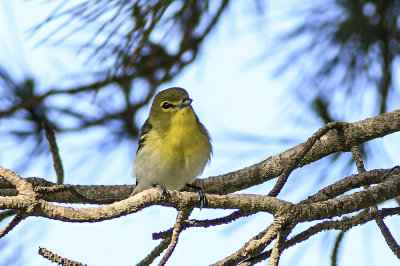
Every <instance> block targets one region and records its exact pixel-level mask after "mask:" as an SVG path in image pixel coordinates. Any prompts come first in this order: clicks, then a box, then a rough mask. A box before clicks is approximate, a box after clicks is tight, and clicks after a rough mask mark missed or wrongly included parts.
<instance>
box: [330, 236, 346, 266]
mask: <svg viewBox="0 0 400 266" xmlns="http://www.w3.org/2000/svg"><path fill="white" fill-rule="evenodd" d="M346 232H347V230H342V231H340V232H339V234H338V236H337V237H336V241H335V245H334V246H333V250H332V255H331V266H337V258H338V253H339V252H338V251H339V246H340V243H342V239H343V236H344V234H345V233H346Z"/></svg>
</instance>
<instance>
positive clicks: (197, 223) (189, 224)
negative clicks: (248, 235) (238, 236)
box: [153, 210, 254, 239]
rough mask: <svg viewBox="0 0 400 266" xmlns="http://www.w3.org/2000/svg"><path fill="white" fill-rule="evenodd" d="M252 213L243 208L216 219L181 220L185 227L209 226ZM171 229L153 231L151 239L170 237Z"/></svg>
mask: <svg viewBox="0 0 400 266" xmlns="http://www.w3.org/2000/svg"><path fill="white" fill-rule="evenodd" d="M252 214H254V212H250V211H244V210H238V211H235V212H233V213H231V214H229V215H227V216H225V217H221V218H216V219H212V220H189V221H183V222H182V227H183V228H185V229H186V228H187V227H204V228H207V227H210V226H214V225H220V224H227V223H230V222H233V221H235V220H236V219H238V218H241V217H246V216H249V215H252ZM172 230H173V228H170V229H168V230H167V231H164V232H160V233H154V234H153V239H160V238H167V237H171V236H172Z"/></svg>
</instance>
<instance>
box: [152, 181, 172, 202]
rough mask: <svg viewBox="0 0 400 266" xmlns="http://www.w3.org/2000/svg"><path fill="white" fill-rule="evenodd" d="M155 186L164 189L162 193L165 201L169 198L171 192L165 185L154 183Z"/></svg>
mask: <svg viewBox="0 0 400 266" xmlns="http://www.w3.org/2000/svg"><path fill="white" fill-rule="evenodd" d="M153 187H156V188H159V189H161V190H162V195H163V200H164V201H166V200H167V199H168V198H169V192H168V190H167V189H166V188H165V187H164V186H163V185H159V184H154V185H153Z"/></svg>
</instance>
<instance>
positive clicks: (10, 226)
mask: <svg viewBox="0 0 400 266" xmlns="http://www.w3.org/2000/svg"><path fill="white" fill-rule="evenodd" d="M24 218H25V217H24V216H23V215H20V214H19V213H17V214H16V215H15V216H14V218H13V219H12V220H11V222H9V223H8V224H7V226H6V227H4V228H3V230H1V231H0V238H2V237H3V236H5V235H6V234H7V233H8V232H10V231H11V230H12V229H13V228H14V227H16V226H17V225H18V224H19V222H21V221H22V220H23V219H24Z"/></svg>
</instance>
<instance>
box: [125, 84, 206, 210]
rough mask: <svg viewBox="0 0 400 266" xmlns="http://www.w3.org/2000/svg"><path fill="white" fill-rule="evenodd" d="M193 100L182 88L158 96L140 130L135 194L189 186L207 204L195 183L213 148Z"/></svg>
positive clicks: (171, 89) (136, 160) (135, 170)
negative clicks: (156, 187)
mask: <svg viewBox="0 0 400 266" xmlns="http://www.w3.org/2000/svg"><path fill="white" fill-rule="evenodd" d="M191 103H192V99H190V98H189V95H188V93H187V92H186V91H185V90H184V89H182V88H170V89H167V90H164V91H161V92H159V93H158V94H157V95H156V96H155V97H154V100H153V103H152V106H151V110H150V115H149V118H148V119H147V120H146V122H145V123H144V125H143V126H142V128H141V129H140V134H139V144H138V149H137V152H136V158H135V162H134V169H133V171H134V174H135V176H136V189H135V190H134V191H133V193H132V195H134V194H137V193H139V192H141V191H143V190H146V189H149V188H151V187H154V186H158V187H160V188H161V189H162V190H163V194H164V196H165V195H166V194H167V192H166V189H169V190H180V189H182V188H184V187H185V186H186V185H187V186H189V187H191V188H193V189H194V190H195V191H197V192H198V193H199V199H200V206H201V207H202V206H203V205H205V204H206V198H205V195H204V193H203V192H202V190H201V189H200V188H199V187H196V186H193V185H192V183H193V182H194V181H195V180H196V177H197V176H198V175H200V174H201V173H202V172H203V169H204V167H205V165H206V164H207V163H208V162H209V161H210V156H211V153H212V147H211V142H210V136H209V134H208V132H207V130H206V129H205V127H204V126H203V124H202V123H200V121H199V119H198V117H197V115H196V113H195V112H194V111H193V108H192V106H191Z"/></svg>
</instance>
